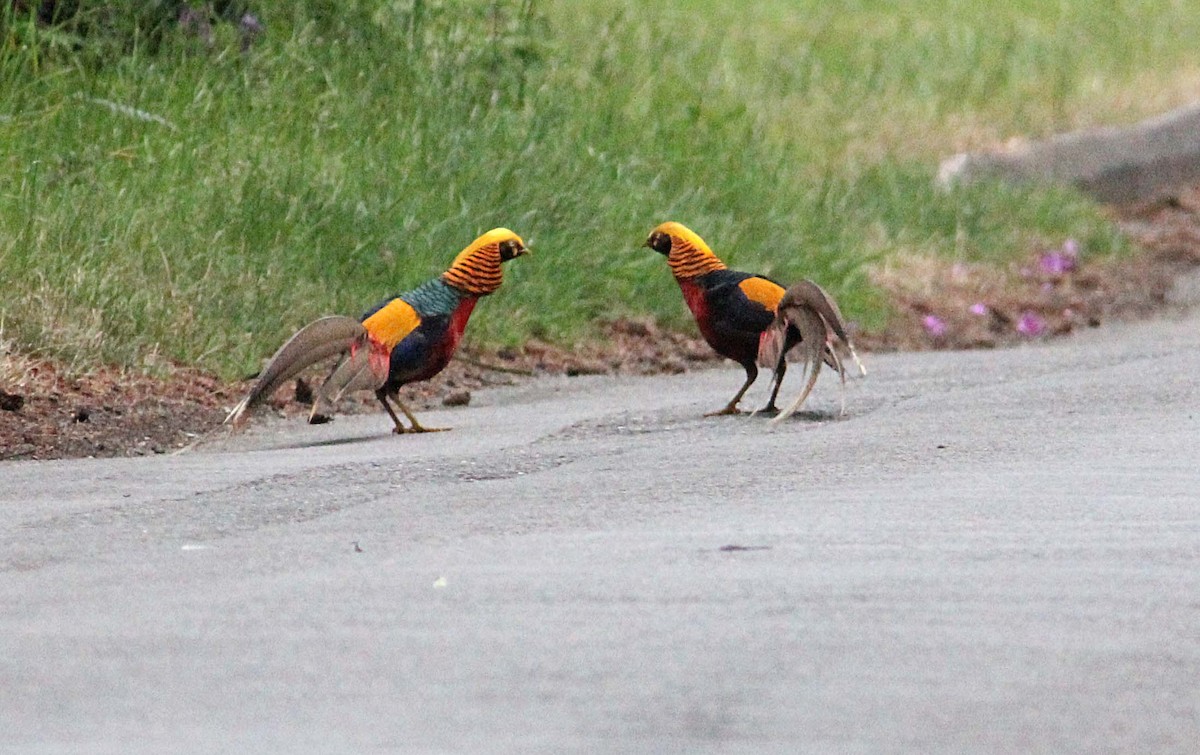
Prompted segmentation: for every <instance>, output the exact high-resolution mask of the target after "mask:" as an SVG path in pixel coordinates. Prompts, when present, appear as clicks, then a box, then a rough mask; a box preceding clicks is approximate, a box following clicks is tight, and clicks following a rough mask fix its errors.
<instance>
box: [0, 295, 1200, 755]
mask: <svg viewBox="0 0 1200 755" xmlns="http://www.w3.org/2000/svg"><path fill="white" fill-rule="evenodd" d="M868 364H869V366H870V368H871V369H872V374H871V375H870V376H869V377H868V378H866V379H864V380H855V381H853V382H852V383H851V384H850V386H849V390H848V395H847V404H848V413H847V416H846V417H844V418H842V419H837V418H835V417H834V416H833V413H834V410H835V408H836V406H837V390H836V385H837V384H836V381H834V380H833V379H831V378H823V379H822V382H821V383H820V385H819V386H818V389H817V391H816V393H815V394H814V398H813V401H812V403H811V404H810V405H809V408H810V409H811V410H812V411H810V412H808V413H806V414H805V413H802V414H801V415H798V416H797V417H795V418H793V420H792V421H789V422H787V423H784V424H783V425H782V426H781V427H780V428H778V429H776V430H773V431H769V430H768V429H767V423H766V421H765V420H764V419H762V418H760V417H753V418H750V417H734V418H714V419H704V418H701V416H700V414H701V413H702V412H703V411H705V410H709V409H713V408H716V407H718V406H720V405H721V404H722V403H723V402H724V401H725V400H726V399H727V398H728V397H729V395H731V394H732V393H733V391H734V390H735V389H736V388H737V386H738V384H739V381H740V371H739V370H738V369H737V368H736V367H730V368H726V369H721V370H712V371H706V372H700V373H692V374H687V375H681V376H675V377H668V378H645V379H621V380H617V379H609V378H574V379H566V378H563V379H545V380H541V381H538V382H534V383H531V384H528V385H525V386H522V387H519V388H512V389H502V390H494V391H486V392H482V393H479V394H477V395H476V397H475V401H474V402H473V404H472V405H471V406H470V407H468V408H465V409H456V410H446V411H439V412H431V413H427V414H425V415H423V419H424V420H425V421H427V423H429V424H433V425H439V424H449V425H453V426H454V427H455V429H454V431H453V432H449V433H438V434H432V435H425V436H419V437H418V436H404V437H393V436H391V435H389V434H388V433H387V429H388V423H387V420H386V419H385V418H384V417H383V416H382V415H375V416H367V417H351V418H341V419H339V420H338V421H337V422H336V423H334V424H332V425H326V426H319V427H309V426H306V425H302V424H300V423H298V422H295V423H293V422H280V421H271V420H264V421H260V422H258V423H257V424H256V425H255V426H254V427H252V428H251V430H250V431H249V432H247V433H244V434H241V435H238V436H235V437H228V438H227V437H219V438H216V439H214V440H212V441H210V442H208V443H206V444H204V445H203V446H202V447H200V448H197V449H194V450H192V451H191V452H189V453H185V454H181V455H175V456H169V457H157V458H151V459H130V460H97V461H71V462H19V463H9V464H5V465H3V466H0V605H2V606H3V611H2V614H0V751H4V752H20V753H52V752H63V753H66V752H71V753H75V752H112V753H117V752H120V753H126V752H155V753H162V752H205V753H210V752H326V753H328V752H393V751H395V752H442V751H445V752H530V751H555V752H561V751H576V752H583V751H586V752H706V751H709V752H711V751H722V752H726V751H728V752H819V753H825V752H839V753H843V752H846V753H855V752H863V753H876V752H914V753H939V752H945V753H962V752H973V753H1012V752H1055V753H1068V752H1087V753H1097V752H1131V753H1149V752H1181V753H1182V752H1189V753H1190V752H1196V751H1197V747H1198V746H1200V745H1198V743H1200V451H1198V450H1197V446H1198V444H1197V441H1198V440H1200V403H1198V399H1200V377H1198V376H1200V319H1197V318H1194V317H1193V318H1192V319H1177V320H1167V321H1162V322H1157V323H1152V324H1144V325H1138V326H1119V327H1111V328H1110V327H1106V328H1104V329H1102V330H1099V331H1093V332H1090V333H1087V334H1084V335H1082V336H1080V337H1077V338H1073V339H1071V340H1067V341H1061V342H1056V343H1053V344H1048V345H1036V346H1029V347H1025V348H1019V349H1014V350H1005V351H996V352H974V353H937V354H904V355H879V356H874V357H872V358H869V359H868ZM793 380H794V379H793ZM796 388H797V386H796V385H795V382H793V383H791V384H789V385H788V386H787V387H786V388H785V393H791V392H793V391H794V390H795V389H796ZM763 391H764V387H763V386H759V387H758V390H756V391H754V392H753V393H752V394H751V401H752V403H758V402H761V401H762V397H763ZM356 543H357V547H356V545H355V544H356Z"/></svg>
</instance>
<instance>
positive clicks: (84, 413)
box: [71, 406, 92, 422]
mask: <svg viewBox="0 0 1200 755" xmlns="http://www.w3.org/2000/svg"><path fill="white" fill-rule="evenodd" d="M91 418H92V412H91V410H89V409H88V408H87V407H86V406H81V407H79V408H78V409H76V410H75V413H74V414H72V415H71V419H72V420H73V421H75V422H87V421H88V420H90V419H91Z"/></svg>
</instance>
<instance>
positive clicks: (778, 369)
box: [758, 354, 787, 414]
mask: <svg viewBox="0 0 1200 755" xmlns="http://www.w3.org/2000/svg"><path fill="white" fill-rule="evenodd" d="M785 372H787V359H786V358H785V357H784V355H783V354H780V355H779V364H777V365H775V387H774V388H773V389H772V390H771V400H770V401H768V402H767V405H766V406H764V407H763V408H762V409H759V410H758V411H759V412H761V413H763V414H777V413H778V412H779V407H777V406H775V399H776V397H778V396H779V389H780V388H781V387H783V373H785Z"/></svg>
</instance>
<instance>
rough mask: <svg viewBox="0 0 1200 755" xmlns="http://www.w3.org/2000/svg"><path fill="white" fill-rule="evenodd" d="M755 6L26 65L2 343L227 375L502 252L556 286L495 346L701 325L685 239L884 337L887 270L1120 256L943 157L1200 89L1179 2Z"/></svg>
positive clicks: (484, 5) (377, 12) (532, 297)
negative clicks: (803, 288)
mask: <svg viewBox="0 0 1200 755" xmlns="http://www.w3.org/2000/svg"><path fill="white" fill-rule="evenodd" d="M731 5H732V4H729V3H722V2H718V1H717V0H696V1H694V2H686V1H685V0H658V1H657V2H649V3H636V4H634V3H625V2H616V1H615V0H592V1H591V2H588V3H569V4H567V3H560V4H553V5H550V4H545V5H544V6H543V5H542V4H535V3H532V2H530V0H523V1H517V0H514V1H512V2H505V1H497V2H483V1H481V0H480V1H476V2H458V3H450V2H432V1H429V0H426V1H424V2H422V1H418V2H412V1H411V0H409V1H398V2H391V3H367V2H362V1H360V2H349V3H340V4H329V3H325V2H321V1H320V0H310V1H309V2H301V3H294V4H283V3H279V4H273V5H270V6H267V5H265V4H264V5H263V6H262V7H261V14H260V15H261V17H262V20H263V21H264V22H265V24H266V29H267V32H266V34H265V35H264V36H263V37H262V38H261V39H260V40H259V41H258V43H256V44H255V45H254V46H253V47H252V48H251V49H250V50H249V52H247V53H241V52H239V51H238V46H237V44H236V40H235V39H233V37H232V35H231V33H230V32H229V30H219V32H220V33H219V34H218V37H217V41H216V43H215V44H214V46H213V47H212V48H211V49H210V48H207V47H206V46H205V45H203V44H201V43H199V42H198V41H197V40H195V39H189V38H187V37H184V36H183V35H179V34H175V35H170V36H168V37H167V38H166V40H165V41H164V42H163V43H162V45H161V46H160V47H159V49H157V50H155V51H153V52H151V51H149V50H148V49H145V48H139V47H138V46H137V45H133V46H132V47H131V48H130V49H129V50H128V54H126V55H124V56H121V57H114V58H112V59H109V60H105V61H102V63H103V64H100V63H98V62H97V61H95V60H91V59H88V58H87V57H86V56H85V55H82V54H81V53H80V52H79V50H78V49H73V48H72V47H71V46H70V44H67V43H63V44H60V45H57V46H55V45H50V46H49V48H48V47H47V45H46V44H45V40H41V41H40V42H38V41H36V40H33V39H32V36H33V35H34V34H35V32H33V31H32V30H30V29H25V30H24V32H23V36H21V35H17V36H13V35H10V36H9V40H8V42H7V43H6V45H5V47H4V49H3V51H2V53H0V144H3V145H4V147H3V151H2V152H0V176H3V177H4V178H3V179H0V276H2V278H3V283H4V293H3V296H2V297H0V342H5V341H7V342H9V343H10V344H14V345H15V346H16V348H19V349H21V350H24V351H32V352H36V353H44V354H50V355H53V356H57V357H61V358H64V359H66V360H67V361H69V362H72V363H75V364H78V365H81V366H82V365H86V364H90V363H95V362H98V361H114V362H122V363H131V364H135V365H144V366H147V367H153V366H154V364H156V363H157V362H159V361H160V360H161V359H164V358H168V359H174V360H182V361H185V362H189V363H198V364H200V365H202V366H205V367H209V368H212V369H216V370H218V371H220V372H222V373H223V374H225V375H237V374H240V373H243V372H245V371H246V370H247V369H249V368H252V367H254V366H256V365H257V363H258V360H259V359H260V358H261V357H262V356H264V355H266V354H269V353H270V352H271V351H272V350H273V349H274V348H275V347H276V346H277V345H278V344H279V343H280V342H281V340H282V339H283V338H284V337H286V336H287V335H288V334H290V333H291V332H292V331H293V330H294V329H295V328H296V327H297V326H298V325H300V324H302V323H303V322H305V321H307V320H308V319H311V318H312V317H314V316H316V315H319V314H322V313H328V312H348V313H357V312H358V311H361V310H362V309H363V308H365V306H367V305H369V304H371V303H373V302H374V301H376V300H378V299H379V298H381V297H382V296H384V295H386V294H390V293H393V292H396V291H399V290H401V289H403V288H404V287H406V286H410V285H412V284H415V283H417V282H419V281H421V280H423V279H425V278H427V277H429V276H431V275H433V274H436V273H437V272H439V271H440V270H441V269H442V268H443V267H444V266H445V264H446V263H447V262H448V261H449V260H450V259H451V258H452V256H453V255H454V254H455V253H456V252H457V251H458V250H459V249H460V248H461V247H462V246H463V245H464V244H465V243H466V242H468V241H469V240H470V239H471V238H473V236H474V235H475V234H476V233H478V232H480V231H482V230H486V229H487V228H490V227H492V226H495V225H506V226H509V227H511V228H513V229H514V230H516V231H518V232H519V233H521V234H522V235H524V236H525V238H526V240H527V241H528V242H529V243H530V244H531V246H532V247H533V248H534V256H533V257H532V258H530V259H522V260H519V261H517V262H515V263H514V264H512V265H510V266H509V268H508V270H507V278H506V285H505V288H504V289H503V290H502V291H501V292H500V293H499V294H498V295H496V296H495V297H493V298H492V300H490V301H488V302H486V304H485V305H484V306H481V308H480V309H479V310H478V311H477V313H476V315H475V318H474V319H473V321H472V326H471V330H470V331H469V334H468V335H469V336H470V337H471V338H473V339H475V340H476V341H489V342H512V341H517V340H520V339H521V338H524V337H526V336H528V335H538V336H542V337H549V338H552V339H556V340H559V341H561V342H564V343H570V342H571V341H572V340H574V339H578V338H586V337H587V336H588V335H589V334H590V333H591V332H592V331H591V328H592V327H593V323H594V322H595V320H596V319H598V318H605V317H612V316H616V315H639V314H650V315H653V316H656V317H658V318H660V319H661V320H663V321H665V322H668V323H678V324H681V325H682V324H684V323H685V322H686V318H685V313H684V311H683V308H682V304H681V302H680V299H679V296H678V291H677V290H676V289H675V288H674V284H673V282H672V281H671V280H670V277H669V275H668V274H667V272H666V270H665V266H664V265H663V264H662V260H661V258H660V257H658V256H657V255H654V254H651V253H649V252H647V251H646V250H644V249H639V248H638V245H639V244H640V242H641V241H642V239H643V238H644V236H645V234H646V232H647V231H648V230H649V228H650V227H652V226H653V225H654V224H656V223H657V222H659V221H661V220H664V219H668V218H670V219H677V220H681V221H683V222H686V223H688V224H689V225H691V226H692V227H693V228H695V229H696V230H697V231H699V232H700V233H701V234H702V235H703V236H705V237H706V238H707V239H708V240H709V241H710V242H711V243H712V244H713V246H714V248H716V249H717V251H718V253H721V254H722V255H723V256H725V257H726V259H727V261H729V262H730V263H731V264H733V265H735V266H738V267H742V268H745V269H753V270H757V271H762V272H766V273H769V274H771V275H773V276H776V277H778V278H780V279H783V280H788V279H792V278H797V277H800V276H808V277H812V278H814V279H816V280H818V281H820V282H821V283H822V284H823V285H826V286H827V287H828V288H830V289H831V290H832V291H833V292H834V293H835V294H836V295H837V296H838V297H839V298H840V300H841V301H842V302H843V309H844V310H846V311H847V313H848V314H850V316H852V317H854V318H857V319H860V320H862V321H864V322H866V323H868V324H871V323H879V322H880V321H881V320H882V318H884V317H886V316H887V309H886V302H884V301H883V300H882V299H881V297H879V296H878V295H877V293H876V292H873V291H872V290H871V289H870V287H869V286H867V285H866V275H865V271H866V269H867V266H869V265H871V264H876V263H878V262H880V261H885V260H887V259H889V258H892V257H896V256H900V255H936V256H945V257H953V258H961V259H968V260H988V261H994V262H996V263H999V264H1003V263H1005V262H1006V261H1007V260H1010V259H1012V258H1014V257H1016V256H1019V255H1022V254H1024V253H1025V252H1027V251H1028V249H1029V247H1030V245H1031V244H1034V243H1038V242H1039V241H1045V242H1048V243H1058V242H1059V241H1061V240H1062V239H1063V238H1065V237H1067V236H1072V237H1075V238H1078V239H1080V240H1082V242H1083V245H1084V248H1085V251H1086V253H1088V254H1110V253H1113V252H1116V251H1119V248H1120V242H1119V241H1118V240H1117V239H1116V238H1115V236H1114V235H1113V233H1112V229H1111V228H1110V226H1109V225H1108V223H1107V222H1106V221H1105V220H1104V219H1103V217H1102V216H1101V215H1100V214H1099V213H1098V212H1097V210H1096V209H1095V208H1094V207H1093V206H1091V205H1090V204H1089V203H1087V202H1086V201H1083V200H1082V199H1080V198H1079V197H1077V196H1074V195H1073V194H1071V193H1069V192H1062V191H1033V190H1010V189H1004V188H1002V187H995V186H992V187H980V188H974V189H970V190H965V191H958V192H954V193H950V194H939V193H937V192H935V191H934V190H933V189H932V187H931V178H932V175H933V172H934V170H935V168H936V163H937V159H938V158H940V157H943V156H945V155H946V154H948V153H950V152H953V151H957V150H959V149H963V148H967V147H972V146H978V145H981V144H985V143H991V142H994V141H997V140H1002V139H1004V138H1007V137H1009V136H1012V135H1022V134H1023V135H1031V136H1038V135H1043V134H1046V133H1050V132H1053V131H1055V130H1060V129H1063V128H1068V127H1074V126H1079V125H1089V124H1097V123H1112V122H1124V121H1130V120H1134V119H1136V118H1138V117H1141V116H1143V115H1146V114H1148V113H1150V112H1153V111H1156V110H1158V109H1161V108H1164V107H1168V106H1172V105H1176V104H1179V103H1180V102H1182V101H1185V100H1187V99H1188V96H1189V94H1193V93H1194V91H1195V84H1196V82H1197V81H1200V73H1197V71H1196V69H1195V68H1189V67H1188V63H1189V61H1191V60H1192V52H1193V50H1192V47H1193V44H1192V43H1193V40H1194V39H1195V38H1196V36H1197V32H1200V19H1198V18H1196V17H1195V16H1196V14H1193V13H1191V12H1189V11H1188V10H1187V9H1185V8H1183V6H1181V5H1178V4H1163V3H1151V2H1120V3H1118V2H1083V0H1080V1H1079V2H1062V3H1057V4H1046V3H1032V2H1017V3H1010V4H1008V5H1007V6H1006V7H1005V8H1004V9H998V8H996V7H995V6H994V4H990V3H982V2H979V3H952V2H949V0H942V1H941V2H934V1H933V0H925V1H924V2H913V3H883V2H858V3H846V4H838V5H837V7H836V8H835V7H834V6H832V5H829V4H825V3H818V2H815V0H813V1H812V2H808V1H805V2H785V1H784V0H777V1H776V2H761V3H756V4H753V7H752V8H741V7H738V8H731ZM964 6H966V7H964ZM1051 6H1052V7H1051Z"/></svg>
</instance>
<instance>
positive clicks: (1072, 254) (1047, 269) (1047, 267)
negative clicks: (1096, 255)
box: [1038, 239, 1079, 277]
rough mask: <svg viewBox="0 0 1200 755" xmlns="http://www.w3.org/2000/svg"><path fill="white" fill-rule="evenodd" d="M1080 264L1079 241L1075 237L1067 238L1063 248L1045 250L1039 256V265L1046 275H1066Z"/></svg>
mask: <svg viewBox="0 0 1200 755" xmlns="http://www.w3.org/2000/svg"><path fill="white" fill-rule="evenodd" d="M1078 266H1079V242H1078V241H1076V240H1075V239H1067V240H1066V241H1064V242H1063V245H1062V248H1061V249H1057V250H1054V251H1051V252H1044V253H1043V254H1042V255H1041V256H1040V257H1038V267H1039V268H1040V269H1041V271H1042V273H1043V274H1045V275H1053V276H1056V277H1057V276H1061V275H1066V274H1067V273H1069V272H1072V271H1073V270H1075V268H1076V267H1078Z"/></svg>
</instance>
